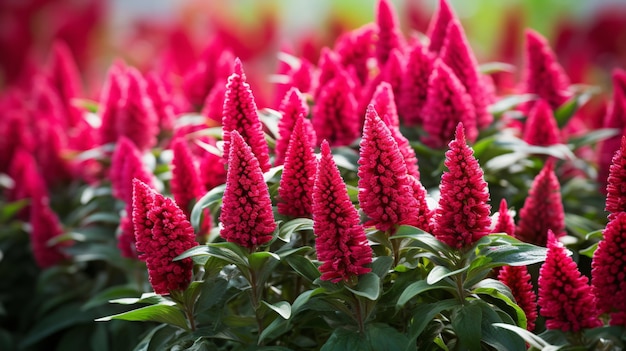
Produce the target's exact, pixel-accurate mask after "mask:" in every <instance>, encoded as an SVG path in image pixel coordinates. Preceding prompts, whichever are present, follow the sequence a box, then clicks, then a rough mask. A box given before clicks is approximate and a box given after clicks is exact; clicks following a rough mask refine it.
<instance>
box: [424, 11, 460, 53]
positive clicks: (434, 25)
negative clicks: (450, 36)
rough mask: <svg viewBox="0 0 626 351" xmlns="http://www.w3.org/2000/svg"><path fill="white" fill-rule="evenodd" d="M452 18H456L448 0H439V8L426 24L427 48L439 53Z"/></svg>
mask: <svg viewBox="0 0 626 351" xmlns="http://www.w3.org/2000/svg"><path fill="white" fill-rule="evenodd" d="M454 19H457V17H456V14H455V13H454V11H453V10H452V7H451V6H450V4H449V3H448V1H447V0H439V8H438V9H437V11H436V12H435V14H434V15H433V17H432V19H431V21H430V24H429V25H428V31H427V35H428V37H429V38H430V44H429V45H428V50H429V51H430V52H433V53H435V54H439V51H441V48H442V47H443V43H444V41H445V39H446V32H447V30H448V24H450V22H451V21H452V20H454Z"/></svg>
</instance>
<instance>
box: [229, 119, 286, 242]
mask: <svg viewBox="0 0 626 351" xmlns="http://www.w3.org/2000/svg"><path fill="white" fill-rule="evenodd" d="M230 136H231V143H232V144H231V148H230V155H229V157H228V173H227V175H226V189H225V190H224V197H223V202H222V214H221V216H220V222H222V225H223V227H222V230H221V231H220V235H221V236H222V237H223V238H224V239H226V241H230V242H233V243H235V244H237V245H239V246H242V247H246V248H248V249H250V250H254V249H255V248H256V247H258V246H260V245H263V244H265V243H267V242H268V241H270V240H272V233H273V232H274V229H276V222H274V215H273V213H272V201H271V199H270V194H269V190H268V188H267V184H265V181H264V180H263V172H262V171H261V167H260V166H259V161H258V160H257V159H256V157H254V154H253V153H252V148H251V147H250V146H248V144H246V142H245V141H244V140H243V138H242V136H241V135H240V134H239V133H238V132H237V131H233V132H232V133H231V134H230Z"/></svg>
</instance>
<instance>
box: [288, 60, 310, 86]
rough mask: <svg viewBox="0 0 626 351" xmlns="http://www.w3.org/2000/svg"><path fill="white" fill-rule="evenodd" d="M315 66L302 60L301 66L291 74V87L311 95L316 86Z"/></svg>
mask: <svg viewBox="0 0 626 351" xmlns="http://www.w3.org/2000/svg"><path fill="white" fill-rule="evenodd" d="M314 70H315V68H314V66H313V64H312V63H311V62H309V61H307V60H305V59H302V60H301V61H300V66H299V67H298V68H296V69H295V70H294V71H293V72H291V74H290V75H291V85H292V86H294V87H295V88H297V89H298V90H300V91H301V92H303V93H310V92H312V91H313V90H314V89H315V86H314V84H313V83H314Z"/></svg>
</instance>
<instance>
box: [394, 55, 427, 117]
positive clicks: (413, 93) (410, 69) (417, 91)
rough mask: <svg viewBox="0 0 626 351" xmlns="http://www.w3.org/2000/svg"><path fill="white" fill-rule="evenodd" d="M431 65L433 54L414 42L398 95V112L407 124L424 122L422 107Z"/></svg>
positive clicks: (425, 97)
mask: <svg viewBox="0 0 626 351" xmlns="http://www.w3.org/2000/svg"><path fill="white" fill-rule="evenodd" d="M433 65H434V57H433V55H432V54H431V53H430V52H428V50H427V49H426V48H425V47H424V46H422V45H421V44H420V43H415V44H414V45H413V46H412V48H411V49H410V51H409V53H408V59H407V63H406V69H405V70H404V75H403V77H402V80H401V82H400V87H401V89H400V96H398V114H399V115H400V117H401V118H402V121H403V122H404V123H405V124H407V125H419V124H422V123H423V122H424V116H423V109H424V106H425V105H426V99H427V98H428V86H429V77H430V75H431V73H432V71H433Z"/></svg>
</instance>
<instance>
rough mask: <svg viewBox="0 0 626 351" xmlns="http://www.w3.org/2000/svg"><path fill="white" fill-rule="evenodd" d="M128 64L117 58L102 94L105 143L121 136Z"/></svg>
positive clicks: (101, 127)
mask: <svg viewBox="0 0 626 351" xmlns="http://www.w3.org/2000/svg"><path fill="white" fill-rule="evenodd" d="M126 70H127V68H126V64H124V62H123V61H121V60H116V61H115V62H113V65H111V67H110V68H109V72H108V73H107V78H106V81H105V82H104V86H103V87H102V93H101V96H100V110H99V111H98V112H99V113H100V117H101V119H102V124H101V126H100V140H101V142H102V143H103V144H107V143H113V142H115V141H116V140H117V138H118V136H119V132H118V128H117V124H118V120H119V119H120V118H121V115H122V102H123V101H124V100H126V95H127V91H128V78H127V77H126Z"/></svg>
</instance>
